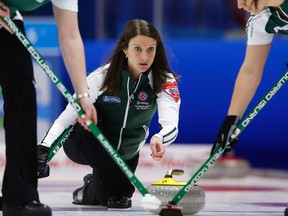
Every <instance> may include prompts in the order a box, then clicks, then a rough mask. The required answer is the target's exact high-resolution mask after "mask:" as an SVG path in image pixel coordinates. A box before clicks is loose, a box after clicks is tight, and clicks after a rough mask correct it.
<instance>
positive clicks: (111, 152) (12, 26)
mask: <svg viewBox="0 0 288 216" xmlns="http://www.w3.org/2000/svg"><path fill="white" fill-rule="evenodd" d="M1 18H2V20H3V21H4V22H5V23H6V24H7V25H8V27H9V28H10V29H11V30H12V31H13V34H14V35H15V36H16V37H17V38H18V39H19V40H20V42H21V43H22V44H23V45H24V47H25V48H26V49H27V50H28V52H29V53H30V54H31V55H32V57H33V58H34V59H35V60H36V62H37V63H38V64H39V65H40V67H41V68H42V69H43V70H44V72H45V73H46V75H47V76H48V77H49V78H50V79H51V81H52V82H53V83H54V84H55V86H56V87H57V88H58V90H59V91H60V92H61V93H62V95H63V96H64V97H65V99H66V100H67V101H68V102H69V103H70V104H71V105H72V106H73V107H74V109H75V110H76V111H77V113H78V115H79V116H80V117H84V116H85V114H84V111H83V110H82V108H81V106H80V104H79V103H78V102H77V101H76V99H75V98H74V97H73V96H72V95H71V93H70V92H69V90H68V89H67V88H66V87H65V86H64V85H63V84H62V82H61V81H60V79H59V78H58V77H57V76H56V75H55V73H54V72H53V70H52V69H51V68H50V66H49V65H48V64H47V63H46V61H45V60H44V58H43V57H42V56H41V54H40V53H39V52H38V51H37V50H36V49H35V48H34V47H33V45H32V43H31V42H30V41H29V40H28V38H27V37H26V36H25V35H24V34H23V33H22V32H21V31H20V30H19V29H18V27H17V26H16V25H15V23H14V22H13V21H12V20H11V19H10V17H1ZM86 124H87V126H88V127H89V128H90V130H91V132H92V133H93V135H94V136H95V137H96V139H97V140H98V141H99V142H100V143H101V145H102V146H103V147H104V149H105V150H106V151H107V153H108V154H109V155H110V156H111V158H112V159H113V160H114V161H115V162H116V164H117V165H118V166H119V168H120V169H121V170H122V172H123V173H124V174H125V175H126V176H127V177H128V178H129V180H130V181H131V182H132V183H133V184H134V185H135V187H136V188H137V189H138V190H139V192H140V193H141V194H142V195H143V196H144V195H146V194H148V190H147V189H146V188H145V187H144V186H143V184H142V183H141V182H140V181H139V179H138V178H137V177H136V176H135V175H134V173H133V172H132V170H131V169H130V167H129V166H128V165H127V164H126V162H125V161H124V160H123V159H122V158H121V156H120V155H119V153H118V152H117V151H116V150H115V148H114V147H113V146H112V145H111V144H110V142H109V141H108V140H107V138H106V137H105V136H104V135H103V134H102V132H101V131H100V130H99V128H98V127H97V126H96V125H95V124H93V123H92V122H91V121H90V120H88V121H86Z"/></svg>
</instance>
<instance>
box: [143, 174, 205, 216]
mask: <svg viewBox="0 0 288 216" xmlns="http://www.w3.org/2000/svg"><path fill="white" fill-rule="evenodd" d="M183 174H184V171H183V170H180V169H171V170H169V171H168V172H167V173H166V175H165V177H164V178H163V179H162V180H161V181H158V182H153V183H152V184H151V185H150V186H148V187H147V190H148V191H149V194H151V195H154V196H156V197H157V198H158V199H159V200H161V205H166V204H167V203H168V202H169V201H171V200H172V199H173V198H174V196H175V195H176V194H177V193H178V191H179V190H181V188H182V187H183V186H184V185H186V183H187V182H178V181H175V180H174V179H173V175H183ZM177 206H179V207H180V208H181V212H182V214H183V215H193V214H196V213H198V212H200V211H201V210H202V209H203V208H204V206H205V192H204V190H203V189H202V188H200V187H199V186H197V185H194V187H191V188H190V190H189V191H188V192H187V194H185V196H184V197H183V198H182V199H181V200H180V201H179V203H177ZM161 207H162V206H160V207H159V208H158V209H153V210H151V209H147V210H148V211H149V212H151V213H154V214H159V213H160V211H161Z"/></svg>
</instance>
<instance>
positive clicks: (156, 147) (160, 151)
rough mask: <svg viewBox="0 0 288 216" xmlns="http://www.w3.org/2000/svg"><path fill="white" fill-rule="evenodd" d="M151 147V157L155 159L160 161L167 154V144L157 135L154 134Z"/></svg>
mask: <svg viewBox="0 0 288 216" xmlns="http://www.w3.org/2000/svg"><path fill="white" fill-rule="evenodd" d="M150 149H151V151H152V153H151V157H152V159H153V160H155V161H160V160H161V159H162V157H163V156H164V154H165V146H164V145H163V143H162V141H161V140H160V139H159V138H158V137H156V136H153V137H152V138H151V140H150Z"/></svg>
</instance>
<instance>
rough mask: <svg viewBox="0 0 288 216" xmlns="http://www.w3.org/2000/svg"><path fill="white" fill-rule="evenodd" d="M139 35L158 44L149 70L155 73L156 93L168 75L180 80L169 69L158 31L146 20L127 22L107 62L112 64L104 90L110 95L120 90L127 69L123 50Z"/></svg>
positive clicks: (154, 86)
mask: <svg viewBox="0 0 288 216" xmlns="http://www.w3.org/2000/svg"><path fill="white" fill-rule="evenodd" d="M137 35H144V36H148V37H151V38H153V39H155V40H156V42H157V49H156V54H155V59H154V62H153V63H152V65H151V68H149V70H151V69H152V73H153V74H152V77H153V89H154V92H155V93H156V94H157V93H159V92H160V91H161V88H162V85H163V84H164V82H165V81H166V79H167V77H168V73H172V74H173V75H174V77H175V78H176V79H178V75H177V74H175V73H174V72H173V71H171V70H170V68H169V64H168V60H167V56H166V51H165V48H164V45H163V43H162V41H161V38H160V34H159V32H158V31H157V29H156V28H155V27H154V26H153V25H152V24H151V23H149V22H147V21H145V20H139V19H134V20H130V21H128V22H127V24H126V26H125V28H124V31H123V32H122V34H121V35H120V37H119V39H118V42H117V44H116V46H115V48H114V51H113V52H112V55H111V57H110V58H109V59H108V61H107V63H110V67H109V69H108V71H107V76H106V78H105V80H104V83H103V86H102V89H104V88H105V87H106V88H107V90H108V92H110V93H116V92H118V91H119V90H120V85H121V74H122V69H125V68H127V59H126V57H125V54H124V52H123V49H125V48H128V44H129V42H130V40H131V39H132V38H134V37H136V36H137Z"/></svg>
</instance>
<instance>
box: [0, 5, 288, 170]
mask: <svg viewBox="0 0 288 216" xmlns="http://www.w3.org/2000/svg"><path fill="white" fill-rule="evenodd" d="M51 14H52V7H51V4H50V3H48V4H47V5H45V6H43V7H41V8H39V9H37V10H35V11H33V12H29V13H23V15H24V17H25V21H26V29H27V35H28V37H29V38H30V40H31V41H32V43H33V44H35V46H36V47H37V48H38V49H39V51H40V52H41V53H42V54H43V56H44V57H45V59H46V60H47V61H48V62H49V63H50V64H51V66H52V68H53V69H54V71H55V73H56V74H57V75H58V76H59V77H60V78H61V79H62V81H63V82H64V84H65V85H66V86H67V87H68V88H69V89H70V90H71V91H72V88H71V84H70V80H69V78H68V77H67V73H66V71H65V67H64V65H63V62H62V59H61V54H60V52H59V49H58V43H57V32H56V27H55V22H54V19H53V16H51ZM248 16H249V15H248V14H247V13H245V12H244V11H242V10H239V9H238V8H237V1H231V0H213V1H211V0H181V1H179V2H178V1H175V0H165V1H164V0H146V1H143V2H142V1H134V0H84V1H79V26H80V30H81V34H82V36H83V39H84V44H85V52H86V61H87V73H90V72H92V71H93V70H94V69H96V68H97V67H99V66H100V65H101V64H102V63H103V62H104V61H105V60H106V58H107V56H108V55H109V53H110V52H111V50H112V48H113V46H114V43H115V41H116V39H117V37H118V36H119V35H120V33H121V32H122V30H123V28H124V25H125V24H126V22H127V21H128V20H129V19H135V18H137V19H145V20H147V21H149V22H151V23H153V24H154V25H155V26H156V28H157V29H158V30H159V32H160V33H161V35H162V39H163V42H164V44H165V46H166V48H167V53H168V55H169V56H168V57H169V62H170V66H171V68H172V69H173V70H174V71H175V72H176V73H178V74H180V75H181V81H180V83H179V88H180V93H181V98H182V104H181V112H180V122H179V136H178V138H177V140H176V142H175V144H174V145H175V146H176V145H177V144H183V145H185V146H186V147H187V146H194V145H195V146H196V145H197V146H205V147H206V148H207V149H210V147H211V146H212V143H213V141H214V138H215V137H216V134H217V132H218V129H219V127H220V125H221V123H222V121H223V119H224V118H225V116H226V114H227V110H228V106H229V103H230V98H231V94H232V90H233V86H234V81H235V79H236V76H237V73H238V69H239V67H240V66H241V63H242V61H243V58H244V54H245V45H246V39H245V25H246V20H247V18H248ZM287 45H288V38H287V37H282V36H277V37H276V36H275V38H274V40H273V45H272V48H271V52H270V55H269V58H268V61H267V63H266V67H265V72H264V76H263V79H262V83H261V86H260V87H259V89H258V91H257V93H256V95H255V97H254V99H253V101H252V102H251V104H250V106H249V107H248V109H247V113H248V112H250V111H251V110H252V109H253V107H254V106H255V105H256V104H257V103H258V102H259V101H260V99H261V98H262V97H263V96H264V95H265V94H266V93H267V92H268V90H270V89H271V88H272V86H273V85H274V84H275V83H276V82H277V81H278V79H279V78H280V77H281V76H282V75H283V74H284V73H285V72H286V70H287V68H286V60H287V57H288V54H287V50H286V48H287ZM35 76H36V80H37V97H38V116H39V117H38V127H39V133H38V136H39V137H38V139H39V140H41V138H42V136H43V134H44V133H45V132H46V130H47V129H48V128H49V127H50V125H51V124H52V123H53V121H54V120H55V119H56V118H57V116H58V115H59V114H60V113H61V111H62V110H63V109H64V107H65V105H66V101H65V99H64V98H63V97H62V95H61V94H60V93H59V92H58V90H57V89H56V87H54V86H53V85H52V83H51V82H50V80H48V78H46V77H45V76H46V75H45V74H44V73H43V72H42V71H41V69H40V68H39V67H38V66H37V64H35ZM287 110H288V87H287V86H283V88H282V89H281V91H279V92H278V93H277V95H275V97H274V98H273V100H271V101H269V103H268V104H267V106H266V107H265V109H263V111H261V112H260V114H259V115H258V116H257V117H256V118H255V119H254V120H253V121H252V122H251V123H250V124H249V126H248V127H247V128H246V129H245V130H244V131H243V133H242V134H241V136H240V137H239V143H238V145H237V146H236V147H235V149H234V154H235V157H241V158H245V160H247V161H249V163H250V164H251V166H252V167H254V168H264V169H275V170H284V171H288V141H287V138H286V135H287V134H288V127H287V122H288V114H287ZM158 130H159V128H158V124H157V115H156V116H155V118H154V119H153V122H152V123H151V128H150V133H151V134H152V135H153V134H154V133H156V132H157V131H158ZM1 137H3V136H2V135H1ZM185 149H186V148H185ZM185 151H186V150H185Z"/></svg>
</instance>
